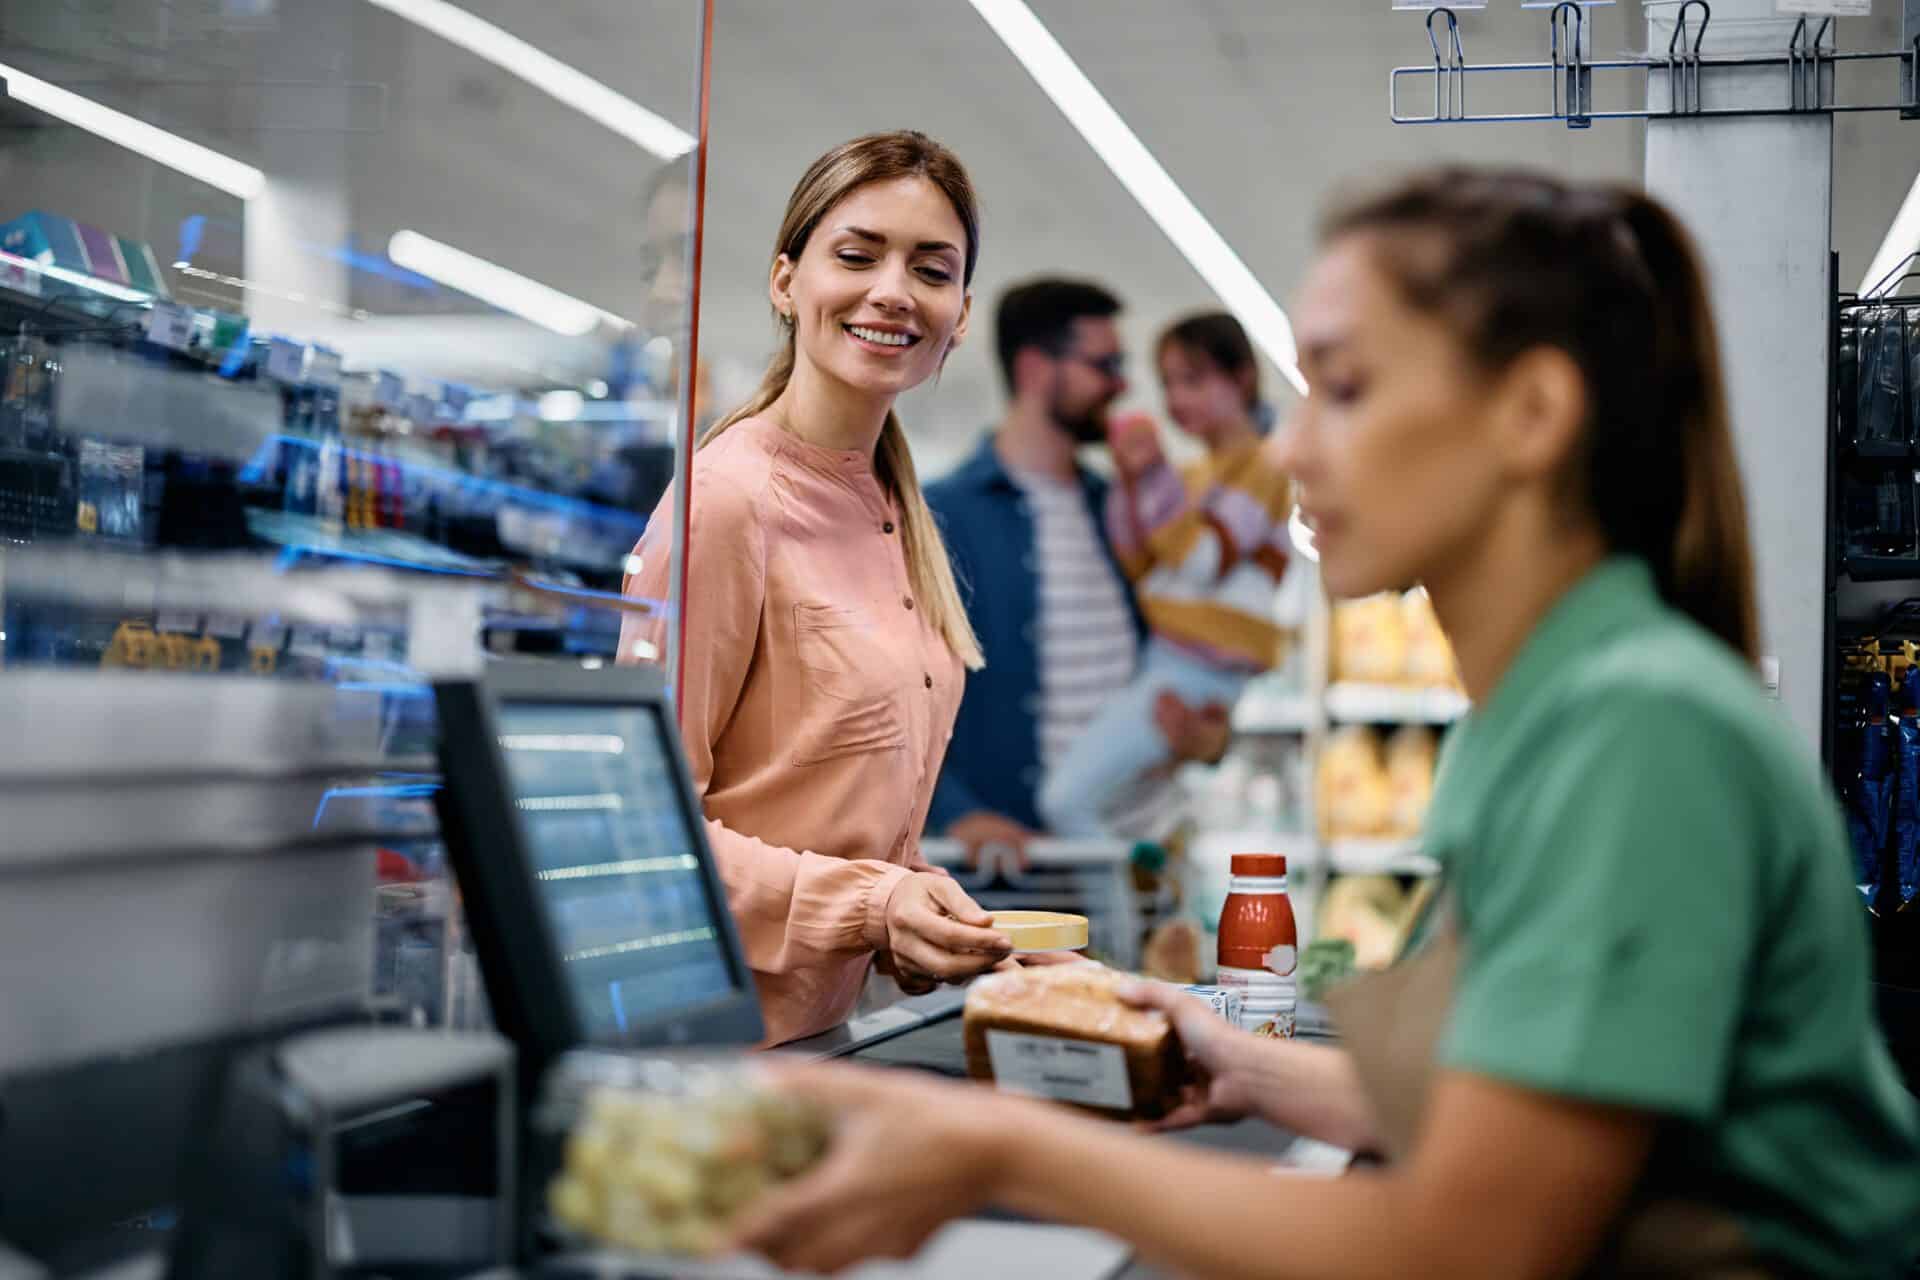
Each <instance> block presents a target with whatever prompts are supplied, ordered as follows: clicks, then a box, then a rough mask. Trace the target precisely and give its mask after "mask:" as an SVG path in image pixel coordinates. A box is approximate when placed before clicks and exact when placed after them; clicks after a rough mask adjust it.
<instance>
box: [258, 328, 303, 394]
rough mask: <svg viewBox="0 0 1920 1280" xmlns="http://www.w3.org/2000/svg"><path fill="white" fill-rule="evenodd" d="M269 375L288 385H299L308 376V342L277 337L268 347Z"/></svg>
mask: <svg viewBox="0 0 1920 1280" xmlns="http://www.w3.org/2000/svg"><path fill="white" fill-rule="evenodd" d="M267 376H268V377H269V378H272V379H273V380H274V381H276V382H284V383H286V384H287V385H288V386H295V387H297V386H299V385H300V383H301V381H302V380H303V379H305V378H306V376H307V344H306V343H304V342H294V341H292V340H291V339H288V338H275V339H274V340H273V343H272V345H270V346H269V347H268V348H267Z"/></svg>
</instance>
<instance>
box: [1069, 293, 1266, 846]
mask: <svg viewBox="0 0 1920 1280" xmlns="http://www.w3.org/2000/svg"><path fill="white" fill-rule="evenodd" d="M1155 354H1156V361H1157V363H1158V365H1159V369H1160V382H1161V386H1162V387H1163V388H1164V389H1165V392H1166V397H1167V411H1168V413H1169V414H1170V415H1171V416H1172V418H1173V420H1174V422H1175V423H1177V424H1178V425H1179V427H1180V429H1181V430H1183V431H1185V432H1186V433H1187V434H1188V435H1189V436H1191V437H1192V438H1193V439H1194V440H1196V441H1198V442H1199V443H1200V444H1201V445H1203V446H1204V447H1205V448H1206V456H1205V457H1203V458H1201V459H1200V460H1199V461H1197V462H1194V463H1192V464H1190V465H1188V466H1186V467H1184V468H1180V469H1176V468H1175V467H1174V466H1173V464H1172V463H1171V462H1169V461H1168V460H1167V455H1166V452H1165V450H1164V449H1163V448H1162V447H1161V443H1160V432H1159V428H1158V427H1156V426H1155V425H1154V422H1153V419H1152V418H1150V417H1148V416H1147V415H1145V414H1134V415H1131V416H1129V417H1127V418H1123V419H1119V420H1116V421H1115V422H1114V423H1113V424H1112V425H1111V428H1110V432H1109V434H1110V443H1111V447H1112V450H1113V462H1114V468H1115V470H1116V471H1117V472H1118V473H1119V483H1118V484H1117V485H1115V486H1114V487H1113V489H1112V491H1111V492H1110V493H1109V494H1108V495H1107V510H1106V527H1107V535H1108V537H1109V538H1110V539H1111V540H1112V545H1113V549H1114V553H1115V555H1116V556H1117V557H1118V559H1119V563H1120V567H1121V568H1122V569H1123V570H1124V571H1125V572H1126V575H1127V578H1128V580H1129V581H1130V582H1131V583H1132V584H1133V585H1134V590H1135V592H1136V595H1137V600H1138V604H1139V608H1140V610H1141V612H1142V613H1143V614H1144V615H1145V618H1146V624H1147V628H1148V630H1149V631H1150V632H1151V633H1152V634H1151V638H1150V639H1149V640H1148V642H1147V646H1146V650H1145V652H1144V653H1143V655H1142V657H1141V662H1140V669H1139V671H1138V672H1136V673H1135V675H1134V678H1133V681H1132V683H1131V684H1129V685H1128V686H1127V687H1126V688H1125V689H1123V690H1121V691H1120V692H1119V693H1116V694H1114V695H1113V696H1111V697H1109V698H1107V699H1106V701H1105V702H1103V703H1102V704H1101V706H1100V710H1099V712H1098V713H1097V714H1096V715H1095V716H1094V717H1093V718H1092V719H1091V720H1090V721H1088V722H1087V725H1086V727H1085V728H1084V729H1082V730H1081V731H1080V733H1079V736H1077V737H1076V738H1075V739H1074V740H1073V742H1072V744H1071V745H1070V746H1068V748H1067V749H1066V751H1065V752H1064V753H1062V754H1061V755H1060V756H1059V758H1058V759H1057V760H1056V761H1055V762H1054V764H1053V766H1052V767H1051V768H1050V769H1049V770H1048V771H1047V780H1046V782H1045V784H1044V785H1043V786H1042V787H1041V790H1040V814H1041V816H1042V817H1043V818H1044V819H1045V820H1046V824H1047V829H1048V830H1050V831H1052V832H1053V833H1055V834H1056V835H1061V836H1094V835H1100V834H1102V833H1103V832H1104V831H1105V830H1106V824H1105V821H1104V820H1103V817H1102V815H1103V814H1104V813H1105V812H1107V810H1108V809H1109V808H1110V806H1111V805H1112V804H1113V802H1114V800H1115V798H1116V797H1117V796H1119V795H1122V794H1124V793H1125V792H1126V790H1127V789H1128V788H1129V787H1130V786H1132V785H1133V784H1134V783H1136V781H1137V780H1138V779H1140V778H1141V777H1142V776H1143V775H1146V774H1149V773H1152V772H1153V771H1155V770H1158V769H1161V768H1164V767H1165V766H1166V765H1167V764H1169V763H1170V762H1171V761H1173V760H1174V759H1176V755H1175V744H1174V743H1173V742H1171V741H1170V740H1169V739H1168V738H1167V737H1166V736H1164V735H1163V733H1162V731H1161V729H1160V727H1159V726H1158V725H1157V724H1156V723H1155V715H1154V706H1155V704H1156V703H1157V702H1158V701H1159V699H1160V697H1161V696H1162V695H1163V694H1169V693H1170V694H1172V695H1174V696H1175V697H1177V698H1179V699H1180V700H1181V701H1183V702H1185V703H1188V704H1192V705H1197V706H1204V705H1209V704H1216V705H1220V706H1223V707H1226V708H1228V709H1229V710H1231V708H1232V706H1233V704H1234V703H1235V702H1237V701H1238V700H1239V697H1240V693H1241V691H1242V690H1243V689H1245V688H1246V685H1247V681H1248V680H1250V679H1252V678H1253V677H1254V676H1256V675H1259V674H1260V673H1261V672H1264V671H1268V670H1270V669H1272V668H1273V667H1275V666H1277V665H1278V664H1279V662H1280V659H1281V656H1282V653H1283V650H1284V648H1285V645H1286V642H1287V637H1286V634H1285V632H1283V631H1282V630H1281V628H1280V626H1279V625H1278V623H1277V622H1276V621H1275V619H1274V596H1275V593H1276V592H1277V591H1278V589H1279V585H1280V579H1281V576H1282V575H1283V574H1285V572H1286V568H1287V554H1288V547H1289V543H1288V540H1287V516H1288V514H1289V513H1290V512H1291V510H1292V499H1291V498H1290V497H1289V496H1288V487H1287V478H1286V476H1285V474H1284V473H1282V471H1281V470H1280V466H1279V463H1278V461H1277V458H1276V456H1275V453H1274V451H1273V450H1272V449H1271V448H1269V447H1267V446H1266V444H1265V442H1264V441H1263V440H1262V432H1261V429H1260V425H1259V420H1258V416H1257V415H1258V413H1259V410H1260V367H1259V364H1258V362H1257V361H1256V360H1255V358H1254V354H1253V344H1252V343H1250V342H1249V341H1247V334H1246V330H1244V329H1242V328H1241V327H1240V322H1239V321H1238V320H1235V319H1234V318H1233V317H1232V316H1230V315H1228V314H1227V313H1226V312H1224V311H1216V312H1203V313H1201V314H1199V315H1193V316H1189V317H1187V318H1186V319H1184V320H1181V321H1179V322H1177V323H1176V324H1174V325H1173V326H1171V327H1170V328H1168V329H1167V331H1166V332H1165V333H1163V334H1161V335H1160V341H1159V343H1158V344H1156V348H1155Z"/></svg>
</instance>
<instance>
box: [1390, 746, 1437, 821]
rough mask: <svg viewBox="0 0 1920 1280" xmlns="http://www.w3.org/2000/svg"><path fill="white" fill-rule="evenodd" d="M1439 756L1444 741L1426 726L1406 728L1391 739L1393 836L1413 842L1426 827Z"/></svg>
mask: <svg viewBox="0 0 1920 1280" xmlns="http://www.w3.org/2000/svg"><path fill="white" fill-rule="evenodd" d="M1439 753H1440V740H1439V739H1438V738H1436V737H1435V736H1434V733H1433V730H1431V729H1429V728H1427V727H1426V726H1424V725H1406V726H1404V727H1402V728H1400V729H1397V730H1395V731H1394V734H1393V736H1392V737H1390V738H1388V739H1387V751H1386V757H1387V789H1388V790H1389V792H1391V794H1392V812H1391V816H1390V817H1389V818H1388V820H1387V833H1388V834H1389V835H1395V836H1402V837H1406V838H1411V837H1413V836H1417V835H1419V834H1420V832H1421V830H1422V829H1423V828H1424V827H1425V826H1426V823H1427V806H1428V804H1429V803H1431V801H1432V800H1433V769H1434V762H1435V760H1436V759H1437V758H1438V756H1439Z"/></svg>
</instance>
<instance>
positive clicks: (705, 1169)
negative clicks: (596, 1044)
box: [536, 1053, 830, 1256]
mask: <svg viewBox="0 0 1920 1280" xmlns="http://www.w3.org/2000/svg"><path fill="white" fill-rule="evenodd" d="M536 1123H537V1125H538V1127H539V1129H540V1130H541V1132H542V1133H543V1134H544V1135H546V1136H547V1137H549V1138H553V1139H556V1140H558V1141H559V1142H560V1143H561V1153H562V1154H561V1159H560V1161H559V1166H560V1167H559V1172H558V1173H557V1175H556V1176H555V1177H554V1178H553V1180H552V1182H551V1183H550V1184H549V1185H548V1188H547V1206H548V1209H549V1211H550V1213H551V1215H552V1218H553V1220H554V1221H555V1222H556V1223H557V1224H558V1225H559V1226H560V1227H561V1228H562V1229H564V1230H565V1231H568V1232H571V1233H574V1234H576V1235H579V1236H583V1237H586V1238H588V1239H591V1240H593V1241H596V1242H598V1243H601V1244H605V1245H611V1246H613V1247H615V1248H619V1249H626V1250H631V1251H633V1252H636V1253H641V1254H656V1255H682V1256H688V1255H691V1256H697V1255H701V1254H706V1253H710V1252H711V1251H712V1250H713V1248H714V1247H715V1246H716V1244H717V1243H718V1242H719V1240H720V1239H721V1237H722V1236H723V1235H724V1234H725V1231H726V1228H727V1226H728V1224H729V1223H730V1222H731V1221H732V1220H733V1218H734V1216H735V1215H736V1214H738V1213H739V1212H740V1210H742V1209H744V1208H745V1207H746V1206H747V1205H748V1204H750V1203H752V1201H753V1200H754V1199H755V1198H756V1197H757V1196H759V1195H760V1194H761V1193H762V1192H763V1191H765V1190H767V1189H768V1188H769V1187H772V1186H774V1185H775V1184H777V1183H780V1182H784V1181H786V1180H788V1179H790V1178H793V1177H795V1176H796V1175H798V1174H800V1173H802V1172H804V1171H805V1170H806V1169H808V1168H809V1167H811V1166H812V1165H813V1164H814V1163H815V1162H816V1161H818V1160H819V1159H820V1157H821V1156H822V1155H823V1154H825V1152H826V1149H827V1144H828V1140H829V1136H830V1126H829V1122H828V1118H827V1116H826V1115H825V1114H824V1113H823V1112H821V1111H820V1110H819V1109H818V1108H816V1107H814V1106H812V1105H811V1104H809V1103H804V1102H801V1101H800V1100H798V1099H795V1098H791V1097H784V1096H782V1095H781V1094H779V1093H778V1092H776V1091H774V1090H773V1089H772V1088H771V1086H770V1085H769V1084H768V1083H767V1081H766V1078H765V1076H764V1074H763V1073H761V1072H760V1071H759V1070H758V1069H757V1068H755V1067H754V1066H753V1065H752V1064H751V1063H749V1062H746V1061H744V1060H743V1059H741V1058H738V1057H730V1058H721V1057H717V1056H715V1057H704V1056H674V1055H665V1056H653V1057H640V1056H629V1055H624V1054H611V1053H575V1054H569V1055H568V1056H567V1057H565V1058H563V1059H561V1060H560V1062H559V1063H557V1064H556V1065H555V1066H554V1068H553V1070H552V1071H550V1072H549V1073H548V1077H547V1081H546V1084H545V1091H544V1095H543V1098H542V1101H541V1107H540V1111H539V1112H538V1113H537V1115H536Z"/></svg>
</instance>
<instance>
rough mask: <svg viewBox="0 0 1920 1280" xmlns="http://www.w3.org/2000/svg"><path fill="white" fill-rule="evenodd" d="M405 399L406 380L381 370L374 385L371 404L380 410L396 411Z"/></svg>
mask: <svg viewBox="0 0 1920 1280" xmlns="http://www.w3.org/2000/svg"><path fill="white" fill-rule="evenodd" d="M406 398H407V380H406V379H405V378H402V377H401V376H400V375H399V374H397V373H389V372H387V371H386V370H385V369H382V370H381V371H380V374H379V380H378V381H377V382H376V383H375V384H374V388H373V402H374V403H375V404H377V405H379V406H380V407H381V408H382V409H387V410H397V409H399V408H400V405H401V403H402V402H403V401H404V400H405V399H406Z"/></svg>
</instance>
